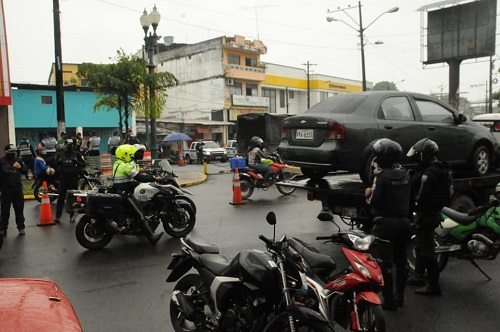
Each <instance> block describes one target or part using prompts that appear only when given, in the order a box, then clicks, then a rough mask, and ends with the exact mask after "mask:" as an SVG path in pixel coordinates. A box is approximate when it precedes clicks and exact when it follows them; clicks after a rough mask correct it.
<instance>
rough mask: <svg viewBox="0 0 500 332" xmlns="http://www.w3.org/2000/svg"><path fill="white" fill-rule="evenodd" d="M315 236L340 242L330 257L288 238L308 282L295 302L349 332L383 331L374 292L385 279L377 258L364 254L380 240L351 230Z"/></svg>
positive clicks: (380, 312)
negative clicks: (300, 296)
mask: <svg viewBox="0 0 500 332" xmlns="http://www.w3.org/2000/svg"><path fill="white" fill-rule="evenodd" d="M316 239H317V240H327V242H333V243H335V244H340V245H339V246H336V248H335V252H334V254H333V255H332V256H329V255H324V254H320V253H319V252H318V251H317V250H316V249H315V248H314V247H312V246H310V245H308V244H306V243H304V242H303V241H301V240H299V239H297V238H289V239H288V244H289V246H290V248H291V249H292V250H291V255H295V256H296V255H300V257H301V263H299V264H300V265H301V266H302V270H303V271H304V274H305V279H306V280H307V285H308V288H307V289H306V290H304V291H303V297H302V298H298V301H300V302H302V303H304V305H306V306H307V307H310V308H311V309H314V310H317V311H319V312H320V313H321V314H323V315H324V316H325V317H326V318H327V319H328V320H329V322H330V324H332V325H336V324H338V325H340V326H342V327H343V328H344V329H347V330H349V331H378V332H380V331H385V318H384V315H383V313H382V308H381V303H382V302H381V300H380V297H379V296H378V294H377V292H379V291H380V290H381V289H382V287H383V286H384V279H383V277H382V271H381V269H380V266H379V265H378V262H377V260H376V259H375V258H374V257H373V256H372V255H370V254H368V253H366V251H367V250H368V249H369V248H370V246H371V245H372V244H373V243H375V242H377V241H383V240H380V239H378V238H376V237H374V236H372V235H365V234H364V233H359V232H353V231H349V232H339V233H335V234H333V235H331V236H319V237H317V238H316Z"/></svg>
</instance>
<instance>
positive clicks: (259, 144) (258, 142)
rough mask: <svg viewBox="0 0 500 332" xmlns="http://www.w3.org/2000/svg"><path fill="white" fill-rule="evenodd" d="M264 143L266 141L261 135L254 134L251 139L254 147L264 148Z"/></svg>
mask: <svg viewBox="0 0 500 332" xmlns="http://www.w3.org/2000/svg"><path fill="white" fill-rule="evenodd" d="M263 145H264V141H263V140H262V138H260V137H259V136H254V137H252V139H251V140H250V146H251V147H252V148H254V147H259V148H261V149H262V146H263Z"/></svg>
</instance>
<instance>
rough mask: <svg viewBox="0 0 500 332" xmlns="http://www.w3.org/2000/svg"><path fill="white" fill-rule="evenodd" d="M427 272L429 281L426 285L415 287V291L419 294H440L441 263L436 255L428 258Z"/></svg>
mask: <svg viewBox="0 0 500 332" xmlns="http://www.w3.org/2000/svg"><path fill="white" fill-rule="evenodd" d="M427 274H428V276H429V283H428V284H427V285H425V286H424V287H421V288H417V289H415V293H416V294H419V295H430V296H440V295H441V287H439V263H438V261H437V258H436V256H432V257H429V258H428V261H427Z"/></svg>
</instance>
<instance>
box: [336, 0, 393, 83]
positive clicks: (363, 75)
mask: <svg viewBox="0 0 500 332" xmlns="http://www.w3.org/2000/svg"><path fill="white" fill-rule="evenodd" d="M351 8H356V7H348V8H342V9H338V10H334V11H328V13H334V12H338V11H342V12H344V13H345V14H346V15H347V16H348V17H349V18H350V19H351V21H353V22H354V23H355V24H356V26H357V27H354V26H352V25H351V24H349V23H347V22H345V21H343V20H339V19H336V18H334V17H331V16H329V17H327V18H326V20H327V21H328V22H342V23H344V24H345V25H347V26H348V27H350V28H351V29H353V30H354V31H356V32H358V33H359V41H360V44H361V45H360V47H361V79H362V85H363V91H366V71H365V43H364V32H365V30H366V29H368V28H369V27H370V26H371V25H372V24H373V23H375V21H376V20H378V19H379V18H380V17H381V16H382V15H384V14H388V13H395V12H397V11H398V10H399V7H394V8H391V9H389V10H386V11H385V12H383V13H381V14H380V15H379V16H377V17H376V18H375V19H374V20H373V21H371V23H370V24H368V25H367V26H366V27H363V14H362V12H361V1H358V10H359V23H358V22H356V20H354V19H353V18H352V17H351V16H350V15H349V14H347V13H346V10H347V9H351Z"/></svg>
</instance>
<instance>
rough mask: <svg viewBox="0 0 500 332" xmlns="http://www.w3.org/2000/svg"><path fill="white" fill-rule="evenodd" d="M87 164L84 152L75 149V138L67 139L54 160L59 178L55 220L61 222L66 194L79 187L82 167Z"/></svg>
mask: <svg viewBox="0 0 500 332" xmlns="http://www.w3.org/2000/svg"><path fill="white" fill-rule="evenodd" d="M85 165H86V164H85V159H83V156H82V154H81V153H80V152H78V151H75V149H74V142H73V140H72V139H66V141H65V142H64V149H63V151H61V152H59V154H58V155H57V157H56V159H55V162H54V167H55V168H56V174H57V179H58V181H59V182H58V188H57V194H58V197H57V205H56V216H55V218H54V222H59V221H60V220H61V216H62V212H63V208H64V202H65V200H66V194H67V193H68V190H72V189H77V188H78V180H79V178H80V174H81V171H82V168H84V167H85Z"/></svg>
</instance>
